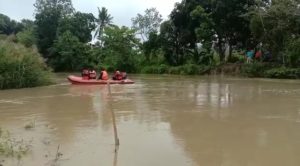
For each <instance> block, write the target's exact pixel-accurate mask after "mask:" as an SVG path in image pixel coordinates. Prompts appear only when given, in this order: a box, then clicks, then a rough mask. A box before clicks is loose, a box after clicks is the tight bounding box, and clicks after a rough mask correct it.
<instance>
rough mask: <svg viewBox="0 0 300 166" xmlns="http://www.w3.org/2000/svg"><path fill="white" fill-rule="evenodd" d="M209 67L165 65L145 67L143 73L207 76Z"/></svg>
mask: <svg viewBox="0 0 300 166" xmlns="http://www.w3.org/2000/svg"><path fill="white" fill-rule="evenodd" d="M210 69H211V68H210V67H209V66H199V65H195V64H185V65H182V66H168V65H165V64H161V65H152V66H145V67H143V68H142V69H141V73H145V74H180V75H197V74H205V73H208V72H209V71H210Z"/></svg>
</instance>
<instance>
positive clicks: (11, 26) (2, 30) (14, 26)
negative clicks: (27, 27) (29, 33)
mask: <svg viewBox="0 0 300 166" xmlns="http://www.w3.org/2000/svg"><path fill="white" fill-rule="evenodd" d="M22 28H23V26H22V24H20V23H18V22H17V21H15V20H11V19H10V18H9V17H8V16H6V15H4V14H1V13H0V34H5V35H10V34H17V33H18V32H19V31H21V30H22Z"/></svg>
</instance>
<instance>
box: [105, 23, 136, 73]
mask: <svg viewBox="0 0 300 166" xmlns="http://www.w3.org/2000/svg"><path fill="white" fill-rule="evenodd" d="M103 42H104V43H103V54H104V56H103V57H102V58H103V60H104V63H106V64H109V65H110V66H112V67H113V69H114V70H115V69H119V70H126V71H128V72H134V71H135V66H136V63H135V58H136V56H137V54H138V52H139V47H138V45H139V40H138V39H137V38H136V36H135V30H132V29H129V28H127V27H124V26H123V27H118V26H112V27H107V28H106V29H105V35H104V36H103Z"/></svg>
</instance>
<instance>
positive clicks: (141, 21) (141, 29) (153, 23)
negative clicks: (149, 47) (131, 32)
mask: <svg viewBox="0 0 300 166" xmlns="http://www.w3.org/2000/svg"><path fill="white" fill-rule="evenodd" d="M131 21H132V28H134V29H136V30H137V33H138V34H139V35H141V38H142V39H143V41H145V40H147V39H149V35H150V34H151V33H156V32H157V31H158V29H159V27H160V24H161V22H162V16H161V14H159V12H158V11H157V10H156V8H150V9H146V10H145V13H144V15H142V14H138V15H137V16H136V17H135V18H132V19H131Z"/></svg>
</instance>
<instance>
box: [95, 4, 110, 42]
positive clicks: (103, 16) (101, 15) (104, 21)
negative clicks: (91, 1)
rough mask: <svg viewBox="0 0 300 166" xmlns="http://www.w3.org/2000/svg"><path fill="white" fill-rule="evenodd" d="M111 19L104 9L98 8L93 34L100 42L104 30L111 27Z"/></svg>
mask: <svg viewBox="0 0 300 166" xmlns="http://www.w3.org/2000/svg"><path fill="white" fill-rule="evenodd" d="M112 20H113V17H112V16H111V15H110V14H108V10H107V9H106V8H105V7H102V8H101V9H100V8H99V7H98V18H97V19H96V24H97V29H96V33H95V37H98V39H99V40H100V41H101V42H102V38H103V33H104V28H105V27H107V26H111V25H112V23H113V22H112Z"/></svg>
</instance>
